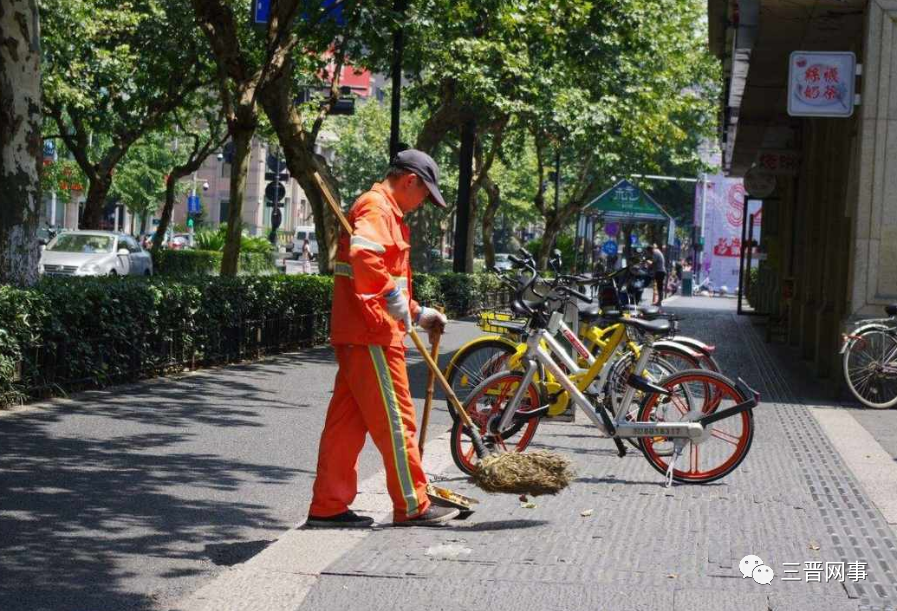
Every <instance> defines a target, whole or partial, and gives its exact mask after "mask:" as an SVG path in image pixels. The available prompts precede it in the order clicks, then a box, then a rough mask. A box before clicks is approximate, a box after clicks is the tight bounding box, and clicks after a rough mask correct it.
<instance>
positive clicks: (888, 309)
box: [885, 303, 897, 316]
mask: <svg viewBox="0 0 897 611" xmlns="http://www.w3.org/2000/svg"><path fill="white" fill-rule="evenodd" d="M885 314H887V315H888V316H897V303H892V304H891V305H886V306H885Z"/></svg>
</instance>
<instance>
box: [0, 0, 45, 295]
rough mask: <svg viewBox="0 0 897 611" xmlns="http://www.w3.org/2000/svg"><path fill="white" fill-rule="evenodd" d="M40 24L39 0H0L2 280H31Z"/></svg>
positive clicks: (35, 253)
mask: <svg viewBox="0 0 897 611" xmlns="http://www.w3.org/2000/svg"><path fill="white" fill-rule="evenodd" d="M40 81H41V78H40V28H39V20H38V12H37V0H3V2H2V3H0V284H3V283H9V284H16V285H20V286H28V285H31V284H34V283H35V282H36V281H37V277H38V269H37V266H38V260H39V257H40V250H39V249H38V245H37V239H36V232H37V225H38V220H39V218H40V206H41V191H40V177H39V168H40V164H41V157H42V155H43V147H42V140H41V121H42V118H41V88H40V87H41V82H40Z"/></svg>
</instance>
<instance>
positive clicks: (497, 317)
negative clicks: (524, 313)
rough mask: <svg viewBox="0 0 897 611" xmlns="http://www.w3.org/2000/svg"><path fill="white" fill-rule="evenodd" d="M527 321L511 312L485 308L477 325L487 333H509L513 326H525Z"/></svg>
mask: <svg viewBox="0 0 897 611" xmlns="http://www.w3.org/2000/svg"><path fill="white" fill-rule="evenodd" d="M525 324H526V321H525V320H524V319H522V318H517V317H515V316H514V314H512V313H511V312H502V311H499V310H484V311H482V312H480V316H479V320H477V326H478V327H479V328H480V329H482V330H483V331H485V332H486V333H507V332H508V331H509V328H510V327H512V326H517V325H519V326H523V325H525Z"/></svg>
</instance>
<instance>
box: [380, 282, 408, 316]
mask: <svg viewBox="0 0 897 611" xmlns="http://www.w3.org/2000/svg"><path fill="white" fill-rule="evenodd" d="M383 298H384V299H385V300H386V312H387V313H388V314H389V315H390V316H391V317H392V318H393V320H398V321H401V322H407V321H408V320H410V319H411V310H410V306H409V305H408V299H407V298H406V297H405V296H404V295H403V294H402V291H401V290H400V289H398V288H396V289H393V290H392V291H391V292H389V293H387V294H386V295H384V296H383Z"/></svg>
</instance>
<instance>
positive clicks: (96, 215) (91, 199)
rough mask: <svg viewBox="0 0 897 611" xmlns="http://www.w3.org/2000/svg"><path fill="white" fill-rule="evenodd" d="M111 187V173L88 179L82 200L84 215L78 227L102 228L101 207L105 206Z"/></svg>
mask: <svg viewBox="0 0 897 611" xmlns="http://www.w3.org/2000/svg"><path fill="white" fill-rule="evenodd" d="M111 188H112V175H111V174H108V173H107V174H100V175H99V176H97V178H96V180H90V184H89V185H88V187H87V199H86V200H85V201H84V216H82V217H81V223H80V224H79V225H78V227H79V228H80V229H102V222H103V209H104V208H105V207H106V198H107V197H108V196H109V190H110V189H111Z"/></svg>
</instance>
